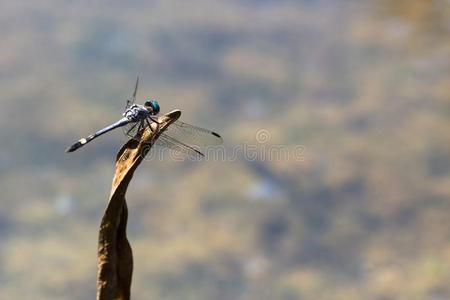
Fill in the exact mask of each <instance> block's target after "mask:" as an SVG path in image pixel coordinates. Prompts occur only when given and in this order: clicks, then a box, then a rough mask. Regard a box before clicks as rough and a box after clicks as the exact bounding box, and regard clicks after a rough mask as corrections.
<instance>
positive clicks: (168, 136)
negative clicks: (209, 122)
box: [66, 77, 223, 158]
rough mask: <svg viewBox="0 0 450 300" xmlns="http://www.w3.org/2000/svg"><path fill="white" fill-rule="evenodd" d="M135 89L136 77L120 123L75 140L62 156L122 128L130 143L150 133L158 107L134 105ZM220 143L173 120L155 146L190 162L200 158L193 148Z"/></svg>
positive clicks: (155, 104)
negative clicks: (145, 132)
mask: <svg viewBox="0 0 450 300" xmlns="http://www.w3.org/2000/svg"><path fill="white" fill-rule="evenodd" d="M138 85H139V77H138V78H137V79H136V84H135V87H134V93H133V96H132V97H131V98H130V99H128V100H127V104H126V107H125V112H124V113H123V114H122V116H123V117H122V118H121V119H120V120H118V121H117V122H115V123H113V124H111V125H109V126H107V127H105V128H103V129H101V130H99V131H97V132H96V133H94V134H91V135H89V136H87V137H85V138H82V139H80V140H78V141H77V142H76V143H75V144H73V145H71V146H70V147H68V148H67V149H66V152H73V151H75V150H77V149H79V148H81V147H83V146H84V145H86V144H87V143H89V142H91V141H92V140H94V139H95V138H97V137H99V136H101V135H102V134H105V133H107V132H109V131H111V130H114V129H116V128H119V127H122V128H123V131H124V133H125V134H126V135H128V136H129V137H131V138H134V139H139V137H140V134H141V133H142V131H143V130H144V129H145V128H148V127H149V128H150V129H151V128H152V127H151V124H152V123H154V122H156V123H157V120H156V119H155V117H156V116H157V115H158V113H159V110H160V107H159V104H158V102H157V101H156V100H147V101H145V103H144V105H141V104H136V103H134V102H135V100H136V93H137V89H138ZM222 142H223V140H222V137H221V136H220V135H219V134H218V133H216V132H214V131H211V130H208V129H204V128H201V127H197V126H194V125H190V124H187V123H184V122H182V121H179V120H176V121H175V122H173V123H172V124H170V126H169V127H167V129H166V130H165V131H164V132H162V133H161V134H160V136H159V137H158V139H157V140H156V141H155V144H156V145H158V146H161V147H164V148H168V149H170V150H172V151H175V152H178V153H182V154H184V155H187V156H189V157H191V158H200V157H203V156H204V154H203V153H202V152H201V151H199V150H198V149H196V148H194V147H196V146H216V145H220V144H222Z"/></svg>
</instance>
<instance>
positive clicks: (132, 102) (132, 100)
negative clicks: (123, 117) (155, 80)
mask: <svg viewBox="0 0 450 300" xmlns="http://www.w3.org/2000/svg"><path fill="white" fill-rule="evenodd" d="M138 85H139V76H138V77H137V78H136V85H135V86H134V93H133V96H132V97H131V99H128V100H127V105H126V107H125V109H127V108H128V107H130V106H131V105H133V104H134V101H136V93H137V89H138Z"/></svg>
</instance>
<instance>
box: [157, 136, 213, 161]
mask: <svg viewBox="0 0 450 300" xmlns="http://www.w3.org/2000/svg"><path fill="white" fill-rule="evenodd" d="M155 145H158V146H160V147H163V148H167V149H170V150H172V151H175V152H178V153H182V154H184V155H187V156H189V157H190V158H193V159H200V158H202V157H204V155H203V153H201V152H200V151H198V150H196V149H194V148H192V147H191V146H189V145H186V144H184V143H182V142H180V141H178V140H176V139H174V138H173V137H171V136H169V135H167V134H166V133H161V135H160V136H159V137H158V139H157V140H156V142H155Z"/></svg>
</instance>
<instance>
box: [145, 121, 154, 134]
mask: <svg viewBox="0 0 450 300" xmlns="http://www.w3.org/2000/svg"><path fill="white" fill-rule="evenodd" d="M145 122H147V125H148V128H150V131H151V132H153V128H152V125H151V124H150V122H149V121H148V119H145Z"/></svg>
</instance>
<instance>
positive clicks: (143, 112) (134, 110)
mask: <svg viewBox="0 0 450 300" xmlns="http://www.w3.org/2000/svg"><path fill="white" fill-rule="evenodd" d="M149 115H150V112H149V111H148V109H147V108H146V107H145V106H143V105H140V104H133V105H131V106H130V107H129V108H127V110H126V111H125V112H124V113H123V116H124V117H125V118H127V119H128V120H130V121H132V122H136V121H140V120H143V119H145V118H146V117H148V116H149Z"/></svg>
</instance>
